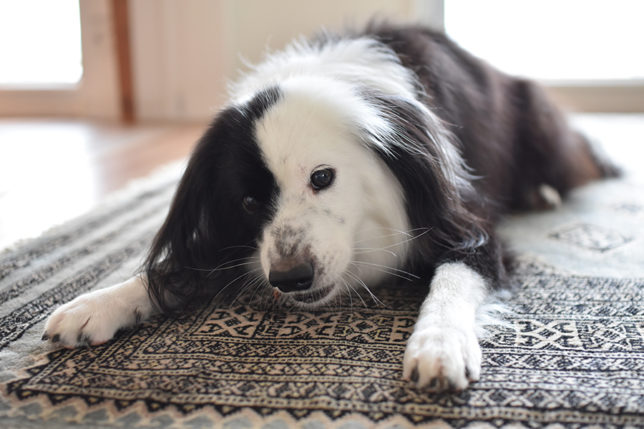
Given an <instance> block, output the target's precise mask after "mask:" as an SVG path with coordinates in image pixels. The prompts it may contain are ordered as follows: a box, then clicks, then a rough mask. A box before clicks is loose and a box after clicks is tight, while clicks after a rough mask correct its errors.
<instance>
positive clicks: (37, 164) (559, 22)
mask: <svg viewBox="0 0 644 429" xmlns="http://www.w3.org/2000/svg"><path fill="white" fill-rule="evenodd" d="M642 17H644V2H642V1H639V0H610V1H609V0H605V1H602V0H523V1H516V0H486V1H479V0H349V1H347V0H326V1H324V2H319V1H313V0H20V1H16V0H0V248H1V247H2V246H6V245H8V244H10V243H12V242H15V241H16V240H18V239H20V238H26V237H29V236H33V235H37V234H38V233H40V232H41V231H43V230H44V229H47V228H48V227H51V226H52V225H55V224H57V223H60V222H63V221H64V220H67V219H69V218H71V217H74V216H77V215H79V214H81V213H83V212H85V211H87V210H89V209H91V207H93V206H95V205H96V204H97V203H99V202H100V201H101V200H103V199H104V198H105V197H106V196H107V195H109V194H111V193H112V192H114V191H116V190H119V189H122V188H123V187H125V186H126V185H127V184H128V183H129V182H130V181H132V180H133V179H135V178H139V177H143V176H145V175H147V174H149V173H150V172H151V171H153V170H154V169H156V168H158V167H159V166H162V165H164V164H166V163H169V162H171V161H173V160H177V159H181V158H184V157H185V156H187V155H188V154H189V152H190V149H191V147H192V145H193V144H194V142H195V141H196V140H197V139H198V137H199V135H200V133H201V131H202V130H203V128H204V126H205V124H207V122H208V120H209V119H210V118H211V117H212V116H213V114H214V113H215V112H216V111H217V110H218V109H219V108H220V107H221V106H222V104H223V103H225V101H226V85H227V83H228V82H230V81H231V80H234V79H235V78H236V77H238V76H239V73H240V71H243V70H245V69H246V68H247V64H248V63H255V62H258V61H260V60H261V59H262V57H263V56H264V55H265V53H266V52H268V51H272V50H276V49H280V48H282V47H283V46H285V45H286V44H287V43H288V42H289V41H290V40H292V39H293V38H294V37H298V36H301V35H302V36H307V35H311V34H313V33H315V32H316V31H318V30H319V29H321V28H326V29H327V30H330V31H341V30H342V29H343V28H346V27H352V28H356V27H357V28H359V27H360V26H361V25H363V24H364V23H365V22H366V21H368V20H369V19H371V18H377V19H388V20H391V21H393V22H401V23H417V24H422V25H426V26H429V27H432V28H434V29H437V30H440V31H444V32H446V33H447V34H448V35H449V36H450V37H452V38H453V39H455V40H456V41H457V42H458V43H459V44H461V45H462V46H463V47H464V48H466V49H468V50H469V51H471V52H472V53H474V54H475V55H477V56H479V57H481V58H484V59H486V60H488V61H489V62H491V63H492V64H494V65H496V66H497V67H499V68H501V69H502V70H504V71H507V72H509V73H513V74H518V75H523V76H528V77H531V78H534V79H538V80H539V81H541V82H542V83H543V84H544V85H545V86H546V87H547V89H548V91H549V92H550V93H551V94H552V96H553V97H554V98H555V99H557V100H558V101H559V102H560V104H561V105H562V106H564V107H565V108H566V109H567V110H569V111H571V112H585V113H586V114H584V115H575V116H573V120H574V121H576V122H577V123H578V125H579V126H580V127H582V128H584V129H585V130H587V131H588V133H590V134H593V135H595V136H596V137H598V138H599V139H600V140H602V141H603V142H604V145H605V146H607V147H608V148H609V151H614V152H615V153H617V155H616V156H617V157H620V156H623V157H624V158H628V159H633V158H634V156H633V154H638V156H637V158H638V159H640V158H639V154H640V153H641V150H642V142H641V139H639V136H641V135H644V133H643V132H642V131H644V119H643V116H642V115H641V113H642V112H644V55H642V54H641V51H642V45H643V44H644V43H643V42H644V25H642ZM589 113H592V114H589ZM607 140H608V141H607ZM619 153H621V154H622V155H619ZM624 154H625V155H624Z"/></svg>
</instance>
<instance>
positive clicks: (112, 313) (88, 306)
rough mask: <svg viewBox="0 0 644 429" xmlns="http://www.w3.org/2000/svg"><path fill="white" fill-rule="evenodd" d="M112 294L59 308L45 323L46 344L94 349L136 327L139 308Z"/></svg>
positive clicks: (102, 293) (85, 297)
mask: <svg viewBox="0 0 644 429" xmlns="http://www.w3.org/2000/svg"><path fill="white" fill-rule="evenodd" d="M109 292H110V291H109V290H97V291H94V292H89V293H86V294H84V295H81V296H79V297H77V298H76V299H74V300H73V301H71V302H68V303H67V304H65V305H62V306H60V307H58V308H57V309H56V311H54V312H53V314H52V315H51V316H50V317H49V319H48V320H47V323H46V324H45V332H44V334H43V336H42V339H43V341H46V340H51V341H52V342H53V343H56V344H60V345H62V346H64V347H68V348H69V347H79V346H86V345H93V346H94V345H99V344H103V343H105V342H107V341H109V340H110V339H111V338H112V337H113V336H114V334H115V333H116V331H118V330H119V329H120V328H123V327H126V326H130V325H133V324H135V323H136V322H137V321H138V319H140V316H139V314H138V313H137V311H136V309H135V310H134V311H133V310H132V307H131V305H128V304H127V303H125V302H123V301H122V300H119V299H115V298H114V296H113V295H112V294H110V293H109Z"/></svg>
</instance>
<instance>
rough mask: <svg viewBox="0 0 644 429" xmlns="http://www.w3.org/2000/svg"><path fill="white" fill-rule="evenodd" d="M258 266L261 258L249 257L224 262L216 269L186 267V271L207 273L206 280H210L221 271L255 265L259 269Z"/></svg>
mask: <svg viewBox="0 0 644 429" xmlns="http://www.w3.org/2000/svg"><path fill="white" fill-rule="evenodd" d="M258 264H259V256H247V257H244V258H237V259H231V260H228V261H225V262H222V263H221V264H219V265H217V266H216V267H214V268H196V267H186V269H188V270H193V271H202V272H205V273H207V274H206V278H209V277H211V276H212V275H214V274H217V273H219V272H221V271H227V270H232V269H235V268H241V267H248V266H253V265H255V266H256V267H257V266H258Z"/></svg>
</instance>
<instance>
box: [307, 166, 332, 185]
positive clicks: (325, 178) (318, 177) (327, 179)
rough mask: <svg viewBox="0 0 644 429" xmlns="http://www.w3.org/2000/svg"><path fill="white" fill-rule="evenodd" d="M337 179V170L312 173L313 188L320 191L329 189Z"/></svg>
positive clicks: (329, 169)
mask: <svg viewBox="0 0 644 429" xmlns="http://www.w3.org/2000/svg"><path fill="white" fill-rule="evenodd" d="M334 178H335V170H333V169H332V168H323V169H321V170H316V171H314V172H313V173H311V187H312V188H313V189H314V190H316V191H319V190H320V189H324V188H328V187H329V186H331V184H332V183H333V179H334Z"/></svg>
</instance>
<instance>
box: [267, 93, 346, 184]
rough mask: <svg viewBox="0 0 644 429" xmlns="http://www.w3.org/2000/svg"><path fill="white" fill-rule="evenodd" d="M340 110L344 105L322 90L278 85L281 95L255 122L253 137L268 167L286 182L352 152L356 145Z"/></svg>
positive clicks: (332, 162)
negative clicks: (280, 86)
mask: <svg viewBox="0 0 644 429" xmlns="http://www.w3.org/2000/svg"><path fill="white" fill-rule="evenodd" d="M343 113H346V109H342V108H341V106H339V105H338V104H337V103H335V102H332V100H330V99H329V97H328V94H324V93H323V91H321V90H320V91H318V90H316V91H312V90H301V88H299V87H298V88H289V87H286V88H281V97H280V99H279V100H278V101H277V102H276V103H275V104H273V105H272V106H271V107H270V108H269V109H267V111H266V112H265V113H264V114H263V115H262V117H261V118H259V119H258V120H257V122H256V124H255V138H256V141H257V144H258V146H259V148H260V150H261V152H262V154H263V157H264V160H265V162H266V164H267V165H268V167H269V169H270V170H271V171H272V172H273V173H274V174H275V175H276V176H278V178H279V179H281V181H287V182H288V181H289V180H291V179H293V178H294V176H304V175H305V176H308V175H309V174H310V170H311V169H313V168H314V167H316V166H318V165H325V164H334V163H337V162H340V161H342V160H343V159H346V157H348V156H355V155H356V153H355V152H356V151H357V150H358V148H357V146H358V145H356V144H355V143H354V141H355V137H354V135H353V134H352V128H351V122H350V121H348V120H347V118H346V117H345V116H343ZM280 176H281V177H280Z"/></svg>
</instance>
